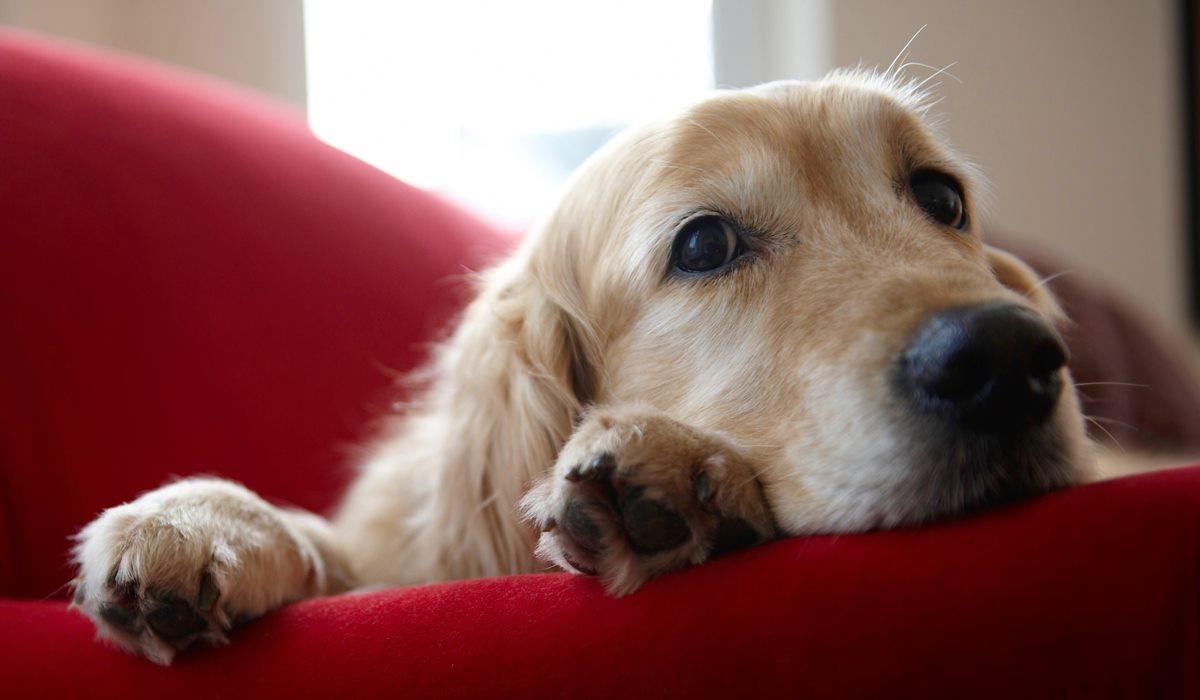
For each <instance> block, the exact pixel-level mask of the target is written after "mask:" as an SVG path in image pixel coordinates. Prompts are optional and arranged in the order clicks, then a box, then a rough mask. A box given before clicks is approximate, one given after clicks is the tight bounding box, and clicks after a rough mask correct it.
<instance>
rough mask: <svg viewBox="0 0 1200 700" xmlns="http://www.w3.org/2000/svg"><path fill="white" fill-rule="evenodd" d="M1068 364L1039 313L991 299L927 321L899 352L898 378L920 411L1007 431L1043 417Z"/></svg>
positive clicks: (987, 430)
mask: <svg viewBox="0 0 1200 700" xmlns="http://www.w3.org/2000/svg"><path fill="white" fill-rule="evenodd" d="M1066 362H1067V349H1066V346H1065V345H1064V344H1063V342H1062V340H1061V339H1060V338H1059V337H1058V334H1057V333H1055V332H1054V330H1053V329H1052V328H1050V326H1049V325H1047V324H1046V322H1045V321H1043V320H1042V319H1041V317H1039V316H1038V315H1037V314H1036V313H1034V312H1033V311H1031V310H1030V309H1027V308H1024V307H1022V306H1018V305H1016V304H1010V303H1005V302H989V303H983V304H973V305H969V306H959V307H953V308H949V309H946V310H943V311H940V312H938V313H936V314H934V315H933V316H931V317H929V318H928V319H926V320H925V321H924V322H923V323H922V324H921V326H920V327H919V328H918V329H917V331H916V332H915V333H914V334H913V336H912V339H911V340H910V341H909V344H908V346H907V347H906V348H905V349H904V351H903V352H902V353H901V356H900V361H899V365H898V367H897V373H896V379H897V383H898V389H899V392H900V393H901V394H902V395H904V396H905V397H906V398H908V399H910V400H911V402H912V404H913V405H915V406H916V407H917V409H918V410H919V411H920V412H922V413H925V414H931V415H933V416H936V417H937V418H939V419H940V420H941V421H945V422H948V423H951V424H953V425H954V426H955V427H958V428H962V429H965V430H968V431H970V432H974V433H978V434H987V435H997V436H1002V435H1012V434H1015V433H1019V432H1021V431H1023V430H1028V429H1030V428H1034V427H1036V426H1039V425H1041V424H1042V423H1043V422H1045V421H1046V419H1047V418H1048V417H1049V416H1050V414H1051V413H1052V412H1053V410H1054V407H1055V405H1056V404H1057V402H1058V397H1059V395H1060V394H1061V393H1062V385H1063V379H1062V372H1060V370H1061V369H1062V367H1063V366H1064V365H1065V364H1066Z"/></svg>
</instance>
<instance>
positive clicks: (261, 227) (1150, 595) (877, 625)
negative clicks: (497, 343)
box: [0, 32, 1200, 698]
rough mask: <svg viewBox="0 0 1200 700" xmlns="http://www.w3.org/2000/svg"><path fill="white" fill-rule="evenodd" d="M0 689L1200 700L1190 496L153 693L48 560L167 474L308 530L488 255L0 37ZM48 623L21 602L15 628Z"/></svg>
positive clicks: (524, 610)
mask: <svg viewBox="0 0 1200 700" xmlns="http://www.w3.org/2000/svg"><path fill="white" fill-rule="evenodd" d="M0 204H2V207H0V241H3V246H2V247H0V327H2V328H3V335H2V336H0V340H2V342H0V595H3V596H7V598H5V599H3V600H0V630H3V634H0V693H2V694H3V695H4V696H5V697H54V698H58V697H69V696H85V695H86V696H87V697H89V698H97V697H102V696H121V697H142V696H161V697H172V698H183V697H213V696H226V697H233V696H242V695H251V694H253V695H259V696H261V695H262V694H269V695H271V696H282V695H284V694H288V695H291V696H295V697H337V696H366V695H400V696H405V697H410V696H411V697H415V696H420V695H438V696H452V697H495V696H503V695H521V696H523V697H543V696H566V695H570V696H595V697H614V696H625V695H638V696H652V697H685V696H700V695H722V696H730V695H741V696H746V697H758V696H763V695H771V694H774V695H784V694H786V695H788V696H798V695H810V694H811V695H816V696H850V695H872V696H908V697H933V696H940V697H989V696H990V697H1021V696H1027V695H1030V694H1036V695H1047V696H1050V695H1054V696H1075V697H1096V696H1106V695H1123V696H1129V697H1167V696H1192V697H1195V696H1197V694H1200V677H1198V675H1200V671H1198V660H1200V605H1198V596H1200V468H1195V469H1188V470H1179V471H1175V472H1167V473H1161V474H1155V475H1151V476H1147V477H1142V478H1137V479H1128V480H1123V481H1117V482H1111V483H1105V484H1099V485H1095V486H1090V487H1086V488H1081V489H1076V490H1072V491H1069V492H1063V493H1058V494H1054V495H1051V496H1048V497H1045V498H1042V499H1038V500H1036V501H1032V502H1029V503H1025V504H1021V505H1017V506H1015V507H1011V508H1006V509H1002V510H998V511H995V512H992V513H989V514H985V515H983V516H979V517H975V518H970V519H965V520H962V521H959V522H954V523H948V524H945V525H941V526H937V527H930V528H920V529H912V530H906V531H900V532H890V533H879V534H870V535H863V536H856V537H826V538H809V539H799V540H790V541H784V542H779V543H776V544H773V545H770V546H766V547H761V548H757V549H754V550H752V551H748V552H743V553H740V554H737V555H733V556H730V557H727V558H725V559H722V560H719V561H715V562H712V563H710V564H708V565H705V566H702V567H699V568H697V569H694V570H691V571H687V572H684V573H681V574H677V575H674V576H670V577H666V578H664V579H661V580H658V581H654V582H651V583H650V584H649V585H647V586H646V587H645V588H644V589H643V590H642V591H639V592H638V593H637V594H635V595H632V596H629V597H627V598H623V599H619V600H615V599H612V598H608V597H606V596H605V595H603V593H602V592H601V591H600V590H599V588H598V586H596V585H595V584H594V582H592V581H589V580H586V579H582V578H578V577H570V576H566V575H561V574H555V575H544V576H520V577H507V578H500V579H491V580H483V581H473V582H464V583H456V584H449V585H439V586H425V587H417V588H410V589H405V590H392V591H381V592H375V593H366V594H356V595H347V596H340V597H335V598H328V599H322V600H313V601H308V602H305V603H301V604H297V605H294V606H291V607H289V608H287V609H285V610H282V611H279V612H278V613H275V614H272V615H269V616H267V617H266V618H264V619H262V620H259V621H257V622H255V623H252V624H250V625H249V626H248V627H246V628H245V629H243V630H241V631H240V632H239V633H238V634H237V635H236V636H235V638H234V643H233V644H232V645H231V646H229V647H226V648H221V649H212V650H203V651H199V652H196V653H194V654H190V655H186V656H184V657H182V658H181V659H180V660H179V661H178V662H177V663H176V665H175V666H173V667H171V668H166V669H164V668H159V667H157V666H154V665H153V664H151V663H149V662H147V661H145V660H142V659H137V658H134V657H130V656H127V655H125V654H123V653H121V652H118V651H115V650H113V649H111V648H108V647H106V646H103V645H101V644H98V643H96V642H95V641H94V639H93V631H92V629H91V627H90V623H88V622H87V621H86V620H85V619H84V618H83V617H82V616H80V615H78V614H76V613H74V612H73V611H71V610H69V609H68V608H67V607H66V603H65V601H63V600H62V599H61V597H55V596H54V594H55V592H56V590H57V589H58V587H59V586H60V585H61V584H63V583H64V582H65V581H66V580H67V579H68V578H69V575H70V572H69V570H68V569H67V568H66V567H65V566H64V562H65V559H66V551H67V548H68V541H67V537H68V535H69V534H70V533H72V532H74V531H75V530H76V529H77V528H78V527H79V526H80V525H82V524H83V523H85V522H86V521H87V520H88V519H90V518H91V517H92V516H93V515H94V514H95V513H96V512H97V511H98V510H100V509H101V508H103V507H105V506H108V505H112V504H115V503H118V502H120V501H123V500H127V499H129V498H130V497H132V496H134V495H135V494H136V493H138V492H139V491H141V490H145V489H148V488H152V487H154V486H156V485H158V484H160V483H161V482H162V481H163V479H164V478H165V477H166V476H167V475H168V474H187V473H193V472H197V471H201V472H208V473H216V474H220V475H224V476H229V477H233V478H236V479H239V480H241V481H243V482H244V483H246V484H247V485H249V486H250V487H252V488H254V489H256V490H258V491H260V492H261V493H263V494H264V495H266V496H268V497H269V498H273V499H276V500H281V501H285V502H290V503H295V504H298V505H302V506H305V507H309V508H318V509H319V508H323V507H326V506H328V505H329V504H330V503H331V500H332V499H333V498H334V497H335V496H336V494H337V491H338V488H339V487H340V486H341V485H342V484H343V483H344V481H345V479H346V476H347V475H346V473H345V472H344V471H343V470H342V468H341V466H340V465H342V464H343V463H344V460H343V457H342V452H343V449H344V447H345V446H347V445H350V444H352V442H353V441H354V439H355V438H357V437H359V436H361V435H362V432H361V431H362V428H361V426H362V425H363V423H364V421H365V420H366V419H367V418H369V417H370V416H371V415H372V412H373V409H374V408H376V407H378V405H379V403H380V401H381V400H383V399H386V397H387V396H388V393H389V392H388V386H389V383H390V378H389V376H388V373H387V372H386V371H385V369H386V368H392V369H401V370H402V369H406V368H409V367H411V366H412V365H413V364H414V363H415V362H416V361H417V360H418V359H419V357H420V355H421V345H420V343H421V342H422V341H423V340H426V339H428V338H429V337H430V336H431V334H432V333H433V332H434V330H435V329H436V328H437V327H438V326H439V325H440V324H441V323H442V322H443V320H444V319H445V318H446V317H447V315H448V314H449V313H450V312H451V310H452V309H453V308H454V307H455V304H456V302H458V301H459V300H461V294H460V292H459V291H458V290H459V289H460V288H461V286H460V285H454V284H445V283H443V282H439V280H442V279H444V278H446V277H447V276H455V275H458V274H459V273H460V272H461V271H462V270H463V267H462V266H463V265H464V264H467V265H477V264H478V262H479V261H480V260H482V259H484V258H486V257H487V256H489V255H491V254H493V253H494V251H496V250H498V249H500V248H503V247H505V246H506V245H507V243H506V242H505V241H504V240H502V239H501V238H499V237H497V236H495V235H494V234H492V233H491V232H489V231H488V230H486V228H485V227H484V226H482V225H481V224H479V223H478V222H477V221H474V220H472V219H470V218H469V217H467V216H464V215H463V214H461V213H458V212H456V211H455V210H453V209H451V208H450V207H448V206H446V205H444V204H442V203H440V202H438V201H437V200H435V199H433V198H431V197H430V196H428V195H426V194H423V193H421V192H418V191H415V190H413V189H411V188H408V187H406V186H404V185H402V184H399V183H397V182H395V181H394V180H392V179H390V178H388V177H386V176H384V175H382V174H380V173H378V172H376V171H374V170H372V169H371V168H369V167H366V166H364V165H362V164H361V163H358V162H356V161H354V160H352V159H350V158H348V157H346V156H344V155H341V154H339V153H337V152H335V151H333V150H331V149H329V148H326V147H324V146H322V145H320V144H319V143H318V142H316V141H315V140H314V139H313V138H312V137H311V136H310V135H309V134H308V133H307V132H306V131H305V130H304V128H303V127H302V126H301V124H300V122H299V121H298V120H297V119H296V118H295V116H294V115H291V114H288V113H286V112H284V111H281V110H280V109H278V108H275V107H270V106H264V105H263V104H262V103H261V102H260V101H258V100H257V99H254V98H251V97H249V96H246V95H243V94H240V93H238V92H236V91H233V90H231V89H230V88H228V87H223V86H217V85H213V84H208V83H205V82H203V81H201V80H199V79H197V78H189V77H185V76H181V75H178V74H176V73H170V72H167V71H163V70H161V69H156V68H151V67H147V66H145V65H142V64H135V63H131V62H128V61H124V60H119V59H114V58H112V57H107V56H100V55H97V54H93V53H90V52H83V51H80V50H78V49H73V48H68V47H64V46H61V45H58V44H52V43H49V42H46V41H45V40H41V39H33V38H29V37H26V36H21V35H17V34H14V33H10V32H0ZM47 597H49V598H51V599H49V600H45V598H47Z"/></svg>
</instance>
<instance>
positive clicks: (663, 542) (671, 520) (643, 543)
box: [621, 489, 692, 554]
mask: <svg viewBox="0 0 1200 700" xmlns="http://www.w3.org/2000/svg"><path fill="white" fill-rule="evenodd" d="M621 518H622V520H623V521H624V523H625V532H626V534H627V535H628V536H629V544H630V545H631V546H632V547H633V549H634V550H635V551H637V552H639V553H641V554H654V553H656V552H661V551H663V550H667V549H674V548H675V547H678V546H679V545H681V544H683V543H684V542H687V540H688V538H689V537H691V535H692V531H691V528H689V527H688V524H687V521H686V520H684V518H683V516H682V515H680V514H679V511H677V510H675V509H674V508H672V507H671V506H669V505H667V504H665V503H662V502H660V501H655V500H652V499H649V498H645V497H644V496H643V494H642V491H641V490H640V489H636V490H634V491H631V492H630V493H629V494H628V495H627V496H626V498H625V501H624V503H622V504H621Z"/></svg>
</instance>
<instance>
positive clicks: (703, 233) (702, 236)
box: [673, 216, 744, 272]
mask: <svg viewBox="0 0 1200 700" xmlns="http://www.w3.org/2000/svg"><path fill="white" fill-rule="evenodd" d="M743 252H744V251H743V248H742V239H741V237H739V236H738V234H737V230H736V229H734V227H733V224H731V223H729V222H728V221H726V220H725V219H722V218H721V217H719V216H703V217H700V218H698V219H692V220H691V221H689V222H687V224H685V225H684V227H683V228H682V229H681V230H680V231H679V235H677V236H676V237H675V245H674V253H673V262H674V264H675V267H676V268H678V269H680V270H682V271H684V272H712V271H713V270H717V269H720V268H722V267H725V266H726V265H728V264H729V263H731V262H733V261H734V260H736V259H737V257H738V256H740V255H741V254H742V253H743Z"/></svg>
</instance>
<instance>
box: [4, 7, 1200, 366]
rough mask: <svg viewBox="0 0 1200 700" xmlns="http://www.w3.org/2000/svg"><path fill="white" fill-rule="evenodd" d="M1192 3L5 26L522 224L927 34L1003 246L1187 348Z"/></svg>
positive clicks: (174, 13) (926, 50)
mask: <svg viewBox="0 0 1200 700" xmlns="http://www.w3.org/2000/svg"><path fill="white" fill-rule="evenodd" d="M1186 7H1187V4H1186V3H1184V2H1180V1H1179V0H1009V1H1008V2H1003V3H999V2H987V1H985V0H711V1H709V0H652V1H650V0H605V1H604V2H599V1H585V0H557V1H556V0H507V1H505V2H488V1H486V0H439V1H437V2H432V1H426V0H413V1H404V0H393V1H375V2H372V1H369V0H307V1H302V0H254V1H252V2H247V1H245V0H0V24H6V25H14V26H19V27H24V28H28V29H31V30H36V31H40V32H45V33H51V34H56V35H59V36H62V37H67V38H71V39H75V40H79V41H83V42H88V43H92V44H99V45H103V46H107V47H111V48H114V49H118V50H121V51H124V52H130V53H136V54H141V55H144V56H147V57H151V58H153V59H156V60H160V61H166V62H170V63H174V64H178V65H181V66H185V67H187V68H190V69H193V70H196V71H202V72H205V73H209V74H212V75H215V76H218V77H220V78H223V79H226V80H230V81H235V82H238V83H241V84H244V85H246V86H249V87H250V88H253V89H255V90H258V91H262V92H266V93H269V94H271V95H273V96H274V97H276V98H277V99H279V100H282V101H284V102H287V103H290V104H291V105H293V106H294V107H295V108H296V109H298V110H303V111H304V112H305V113H306V114H307V117H308V119H309V122H310V124H311V126H312V128H313V130H314V131H315V133H316V134H317V135H318V136H319V137H321V138H322V139H324V140H326V141H328V142H329V143H331V144H333V145H335V146H337V147H339V148H342V149H344V150H346V151H348V152H350V153H352V154H354V155H356V156H358V157H359V158H362V159H363V160H366V161H368V162H370V163H372V164H374V165H376V166H378V167H379V168H382V169H384V170H386V171H388V172H391V173H393V174H394V175H396V176H397V177H400V178H403V179H405V180H407V181H409V182H412V183H414V184H416V185H419V186H422V187H426V188H430V189H434V190H438V191H440V192H442V193H445V194H446V195H448V196H450V197H452V198H454V199H457V200H459V201H461V202H465V203H467V204H468V205H470V206H472V207H474V208H476V209H477V210H480V211H481V212H483V213H484V214H485V215H487V216H490V217H491V218H493V219H496V220H499V221H501V222H504V223H506V224H508V225H510V226H523V225H525V224H527V223H528V222H529V221H531V220H533V219H534V218H536V217H537V216H538V215H539V214H540V213H542V212H544V211H545V209H546V208H547V207H548V206H549V205H550V203H552V202H553V200H554V197H555V193H556V192H557V191H558V189H559V187H560V186H561V183H562V180H563V178H564V177H565V176H566V174H567V173H569V172H570V171H571V169H572V168H574V167H575V166H576V165H577V164H578V163H579V162H580V161H582V159H583V158H585V157H586V156H587V154H588V153H590V152H591V151H592V150H594V149H595V148H596V147H598V146H599V145H600V144H602V143H603V142H604V141H605V140H606V139H607V138H609V137H610V136H611V135H612V134H613V133H614V132H615V131H616V130H618V129H620V128H621V127H622V126H624V125H626V124H628V123H630V122H632V121H635V120H638V119H641V118H644V117H647V116H654V115H657V114H659V113H661V112H663V111H664V110H667V109H669V108H670V107H672V106H673V105H675V104H677V103H680V102H684V101H687V100H689V99H692V98H694V97H696V96H697V95H698V94H699V93H700V92H702V91H704V90H706V89H709V88H711V87H713V86H722V87H725V86H732V87H736V86H743V85H750V84H754V83H759V82H763V81H766V80H772V79H778V78H800V79H806V78H816V77H819V76H821V75H822V74H824V73H825V72H826V71H828V70H829V69H831V68H834V67H839V66H855V65H859V64H862V65H865V66H886V65H887V64H888V63H890V62H891V61H892V59H893V58H894V57H895V56H896V54H897V53H898V52H899V51H900V50H901V48H902V47H903V46H904V45H905V43H906V42H908V40H909V39H910V38H911V37H912V36H913V35H914V34H915V33H917V32H918V31H919V30H921V29H922V27H925V29H924V30H923V31H920V34H919V36H917V38H916V40H915V41H914V42H913V44H912V46H911V47H910V50H911V57H910V60H913V61H919V62H921V63H924V64H927V65H928V66H931V67H933V68H941V67H944V66H947V65H950V64H951V63H953V67H952V68H950V70H949V72H950V73H953V75H954V76H955V78H946V79H943V80H942V81H941V82H942V84H941V86H940V88H939V89H938V92H939V94H940V95H941V96H942V97H943V100H942V101H941V103H940V104H939V105H938V109H937V111H938V112H939V113H940V114H941V115H942V116H943V117H944V118H945V127H944V128H945V131H946V133H947V135H948V136H949V138H950V139H951V141H952V142H954V143H955V144H956V145H957V146H958V147H959V149H960V150H961V151H962V152H964V153H965V154H967V155H968V156H969V157H970V158H972V159H973V160H974V161H976V162H977V163H978V164H979V165H980V166H982V168H983V170H984V172H985V173H986V174H987V175H988V177H989V179H990V182H991V198H990V202H991V204H990V207H989V210H988V211H987V212H986V216H985V221H986V224H985V227H986V229H987V231H988V232H989V233H994V234H996V235H998V236H1000V237H1002V238H1003V239H1004V240H1006V241H1015V242H1017V243H1018V244H1019V245H1020V247H1021V248H1022V250H1028V249H1031V248H1032V249H1036V250H1040V251H1042V252H1044V253H1045V254H1046V255H1047V256H1048V257H1049V258H1050V259H1052V260H1057V261H1058V262H1060V263H1061V264H1062V265H1063V266H1064V267H1066V268H1068V269H1069V270H1070V271H1071V273H1072V274H1073V275H1079V276H1082V277H1085V278H1087V279H1091V280H1095V281H1097V282H1099V283H1101V284H1103V285H1105V286H1107V287H1109V288H1111V289H1113V290H1115V291H1117V292H1118V293H1119V294H1120V295H1121V296H1122V297H1123V298H1125V299H1126V300H1127V301H1128V302H1129V304H1130V305H1131V306H1132V307H1134V308H1135V309H1136V310H1137V311H1140V312H1141V313H1142V314H1143V315H1144V316H1147V317H1149V318H1150V319H1152V320H1154V321H1155V322H1157V323H1158V324H1159V326H1160V327H1162V328H1163V330H1164V332H1165V333H1166V334H1167V335H1168V336H1172V337H1175V338H1177V339H1183V338H1186V337H1188V336H1191V337H1193V338H1194V337H1195V336H1194V335H1193V324H1192V322H1191V321H1190V319H1191V318H1192V314H1193V311H1192V308H1191V304H1190V302H1189V298H1190V297H1191V296H1192V294H1193V292H1192V291H1191V290H1192V289H1193V287H1192V285H1193V278H1194V276H1195V275H1194V272H1193V269H1192V267H1193V263H1194V260H1193V257H1194V256H1193V255H1192V253H1191V252H1190V251H1191V250H1192V243H1191V242H1192V240H1193V238H1192V236H1193V233H1192V221H1191V219H1192V217H1191V215H1190V214H1189V206H1191V202H1192V201H1193V197H1192V193H1193V191H1194V188H1193V186H1192V185H1191V184H1190V182H1189V175H1188V172H1189V168H1190V167H1191V161H1190V158H1189V150H1188V149H1189V148H1190V146H1191V142H1190V140H1189V137H1188V134H1190V133H1192V131H1193V127H1191V126H1189V124H1190V117H1189V116H1188V101H1187V99H1186V90H1185V89H1184V86H1185V85H1186V84H1187V80H1188V79H1189V77H1190V73H1189V71H1188V69H1187V66H1188V62H1187V60H1186V59H1185V56H1186V52H1185V49H1186V48H1187V47H1186V46H1185V44H1186V43H1187V42H1186V41H1185V39H1184V37H1185V31H1184V26H1185V24H1186V22H1187V21H1188V14H1187V10H1186ZM930 72H932V69H928V68H914V69H913V72H912V73H913V75H926V74H929V73H930ZM1192 347H1193V348H1197V347H1200V346H1197V345H1193V346H1192ZM1192 355H1193V359H1195V357H1200V353H1198V352H1193V353H1192Z"/></svg>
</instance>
